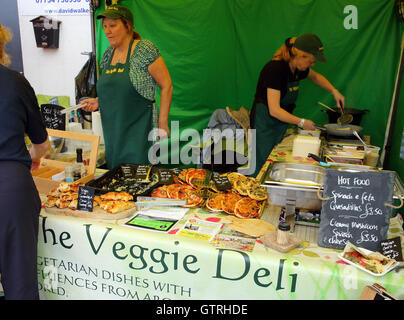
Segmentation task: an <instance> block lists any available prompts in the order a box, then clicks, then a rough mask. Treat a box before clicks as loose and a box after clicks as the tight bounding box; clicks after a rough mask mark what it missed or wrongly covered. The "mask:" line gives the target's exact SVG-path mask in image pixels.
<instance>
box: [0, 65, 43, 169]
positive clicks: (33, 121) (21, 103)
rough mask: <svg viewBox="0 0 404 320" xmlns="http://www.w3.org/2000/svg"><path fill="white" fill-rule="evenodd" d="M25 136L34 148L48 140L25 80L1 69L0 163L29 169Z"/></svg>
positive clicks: (37, 108)
mask: <svg viewBox="0 0 404 320" xmlns="http://www.w3.org/2000/svg"><path fill="white" fill-rule="evenodd" d="M25 133H26V134H27V135H28V137H29V138H30V140H31V141H32V143H34V144H40V143H43V142H45V140H46V138H47V136H48V133H47V131H46V127H45V124H44V122H43V120H42V117H41V113H40V110H39V106H38V101H37V99H36V96H35V92H34V89H33V88H32V87H31V85H30V84H29V82H28V81H27V80H26V79H25V78H24V76H22V75H20V74H19V73H18V72H16V71H13V70H10V69H8V68H6V67H5V66H3V65H0V161H20V162H22V163H23V164H25V165H27V166H28V167H31V163H32V160H31V157H30V155H29V152H28V150H27V147H26V145H25V141H24V134H25Z"/></svg>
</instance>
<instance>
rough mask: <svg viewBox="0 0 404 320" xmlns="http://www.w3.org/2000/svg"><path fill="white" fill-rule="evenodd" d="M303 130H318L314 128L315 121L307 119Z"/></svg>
mask: <svg viewBox="0 0 404 320" xmlns="http://www.w3.org/2000/svg"><path fill="white" fill-rule="evenodd" d="M303 129H304V130H316V127H315V126H314V122H313V121H311V120H308V119H305V120H304V123H303Z"/></svg>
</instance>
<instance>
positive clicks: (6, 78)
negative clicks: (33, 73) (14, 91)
mask: <svg viewBox="0 0 404 320" xmlns="http://www.w3.org/2000/svg"><path fill="white" fill-rule="evenodd" d="M0 78H1V80H2V81H1V82H2V86H3V85H8V86H13V87H16V86H26V85H29V83H28V80H27V79H26V78H25V77H24V76H23V75H22V74H21V73H19V72H18V71H15V70H12V69H10V68H7V67H5V66H3V65H1V64H0Z"/></svg>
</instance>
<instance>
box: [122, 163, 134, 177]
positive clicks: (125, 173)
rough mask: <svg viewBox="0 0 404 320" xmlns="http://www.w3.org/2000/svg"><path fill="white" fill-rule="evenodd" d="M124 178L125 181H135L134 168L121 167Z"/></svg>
mask: <svg viewBox="0 0 404 320" xmlns="http://www.w3.org/2000/svg"><path fill="white" fill-rule="evenodd" d="M121 170H122V176H123V177H124V179H125V180H126V179H129V180H130V179H135V171H134V169H133V167H132V166H129V165H121Z"/></svg>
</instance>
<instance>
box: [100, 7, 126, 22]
mask: <svg viewBox="0 0 404 320" xmlns="http://www.w3.org/2000/svg"><path fill="white" fill-rule="evenodd" d="M102 18H112V19H119V18H125V19H127V20H129V21H130V22H131V23H132V24H133V15H132V12H130V10H129V9H128V8H126V7H124V6H121V5H119V4H113V5H111V6H109V7H108V8H107V10H105V11H104V12H103V13H100V14H99V15H98V16H97V19H102Z"/></svg>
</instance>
